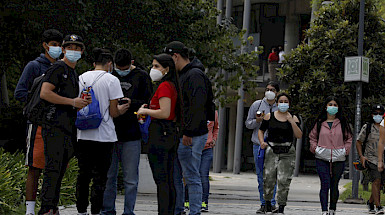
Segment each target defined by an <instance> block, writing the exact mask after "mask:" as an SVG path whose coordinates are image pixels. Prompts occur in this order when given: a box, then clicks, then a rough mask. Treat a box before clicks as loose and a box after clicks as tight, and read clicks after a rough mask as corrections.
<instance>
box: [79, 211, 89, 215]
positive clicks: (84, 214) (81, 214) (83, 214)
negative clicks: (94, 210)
mask: <svg viewBox="0 0 385 215" xmlns="http://www.w3.org/2000/svg"><path fill="white" fill-rule="evenodd" d="M78 215H89V214H88V213H87V212H85V213H78Z"/></svg>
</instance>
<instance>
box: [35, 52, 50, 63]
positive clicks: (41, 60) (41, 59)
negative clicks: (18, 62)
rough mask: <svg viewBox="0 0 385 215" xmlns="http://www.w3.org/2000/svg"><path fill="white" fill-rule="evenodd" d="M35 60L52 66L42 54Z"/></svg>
mask: <svg viewBox="0 0 385 215" xmlns="http://www.w3.org/2000/svg"><path fill="white" fill-rule="evenodd" d="M35 60H36V61H37V62H39V63H42V64H47V65H52V63H51V61H49V60H48V58H47V57H46V56H45V55H44V54H40V56H39V57H37V58H36V59H35Z"/></svg>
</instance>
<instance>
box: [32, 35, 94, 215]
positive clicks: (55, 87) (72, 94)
mask: <svg viewBox="0 0 385 215" xmlns="http://www.w3.org/2000/svg"><path fill="white" fill-rule="evenodd" d="M84 48H85V46H84V43H83V39H82V38H81V37H80V36H78V35H75V34H72V35H67V36H65V37H64V40H63V43H62V52H63V53H64V58H63V60H61V61H57V62H56V63H54V64H53V65H52V66H51V67H50V68H49V69H48V70H47V71H46V74H45V76H44V78H43V79H42V81H43V84H42V86H41V92H40V98H41V99H42V100H43V102H45V104H46V105H45V113H44V116H43V119H42V121H43V124H42V136H43V141H44V155H45V168H44V174H43V185H42V189H41V195H40V196H41V208H40V211H39V214H59V210H58V207H57V205H58V203H59V197H60V187H61V181H62V179H63V176H64V173H65V170H66V168H67V164H68V161H69V160H70V159H71V158H72V157H73V155H74V144H75V143H76V127H75V120H76V112H77V109H81V108H83V107H85V106H87V105H88V104H89V103H90V102H91V99H90V98H88V97H87V98H79V97H78V95H79V83H78V82H79V79H78V75H77V73H76V72H75V66H76V63H77V61H78V60H79V59H80V58H81V55H82V53H83V51H84Z"/></svg>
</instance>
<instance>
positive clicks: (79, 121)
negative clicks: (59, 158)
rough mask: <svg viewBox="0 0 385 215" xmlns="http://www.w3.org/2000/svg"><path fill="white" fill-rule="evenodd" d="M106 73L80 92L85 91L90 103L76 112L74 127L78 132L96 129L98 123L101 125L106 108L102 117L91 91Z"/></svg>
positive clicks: (97, 102)
mask: <svg viewBox="0 0 385 215" xmlns="http://www.w3.org/2000/svg"><path fill="white" fill-rule="evenodd" d="M106 73H107V72H104V73H102V74H100V75H99V76H98V77H97V78H96V79H95V80H94V82H93V83H92V84H91V85H90V86H85V87H84V88H83V90H82V91H87V92H88V93H89V94H90V95H91V97H92V103H91V104H89V105H87V106H85V107H84V108H82V109H80V110H79V111H78V112H77V116H76V121H75V126H76V127H77V128H78V129H79V130H88V129H96V128H99V126H100V123H102V120H103V118H104V114H105V113H106V112H107V110H108V108H107V110H106V111H105V112H104V114H103V116H102V114H101V113H100V106H99V101H98V100H97V99H96V97H95V93H94V90H93V89H92V86H93V85H94V84H95V83H96V82H97V81H98V80H99V79H100V78H101V77H102V76H103V75H104V74H106ZM83 83H85V82H83ZM83 86H84V85H83Z"/></svg>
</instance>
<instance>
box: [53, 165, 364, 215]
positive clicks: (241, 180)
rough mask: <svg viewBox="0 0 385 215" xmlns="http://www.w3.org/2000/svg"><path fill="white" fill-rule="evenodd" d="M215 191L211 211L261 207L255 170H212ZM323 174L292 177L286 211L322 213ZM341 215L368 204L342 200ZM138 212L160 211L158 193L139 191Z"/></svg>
mask: <svg viewBox="0 0 385 215" xmlns="http://www.w3.org/2000/svg"><path fill="white" fill-rule="evenodd" d="M210 175H211V177H212V179H213V181H211V190H210V192H211V195H210V203H209V206H210V207H209V209H210V212H209V213H202V214H222V215H245V214H255V211H256V210H257V209H258V208H259V202H258V200H259V194H258V192H257V179H256V178H257V176H256V175H255V174H253V173H251V172H249V173H241V174H238V175H234V174H232V173H210ZM348 182H350V180H344V179H342V180H341V182H340V192H341V193H342V191H343V186H344V185H345V184H346V183H348ZM319 186H320V185H319V178H318V176H316V175H312V176H308V175H300V176H299V177H295V178H293V180H292V183H291V187H290V193H289V197H288V199H289V201H288V203H287V207H286V209H285V214H288V215H294V214H304V215H314V214H321V211H320V204H319V197H318V192H319ZM116 204H117V205H116V207H117V214H122V212H123V205H124V196H118V198H117V200H116ZM337 212H338V213H337V214H338V215H362V214H367V210H366V207H365V206H364V205H348V204H343V203H338V205H337ZM135 213H136V215H153V214H157V202H156V195H155V194H154V193H153V192H152V193H139V194H138V199H137V202H136V207H135ZM60 214H62V215H73V214H76V208H75V206H70V207H67V208H65V209H63V210H61V211H60Z"/></svg>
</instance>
